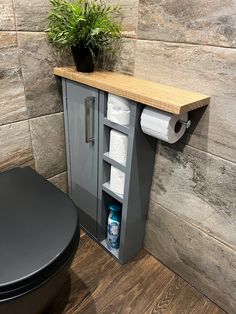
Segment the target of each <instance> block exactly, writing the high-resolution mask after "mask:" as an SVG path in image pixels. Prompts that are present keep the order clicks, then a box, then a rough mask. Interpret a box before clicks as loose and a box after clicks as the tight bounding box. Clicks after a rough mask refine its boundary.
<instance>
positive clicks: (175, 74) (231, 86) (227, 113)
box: [135, 40, 236, 162]
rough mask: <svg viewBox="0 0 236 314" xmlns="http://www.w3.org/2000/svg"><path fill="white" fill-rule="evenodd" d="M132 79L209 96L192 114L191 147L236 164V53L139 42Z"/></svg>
mask: <svg viewBox="0 0 236 314" xmlns="http://www.w3.org/2000/svg"><path fill="white" fill-rule="evenodd" d="M135 76H138V77H141V78H145V79H149V80H153V81H157V82H159V83H162V84H166V85H173V86H176V87H180V88H184V89H188V90H193V91H197V92H202V93H205V94H208V95H210V96H211V103H210V106H208V108H207V110H206V111H205V112H204V113H203V111H201V110H196V111H193V112H192V113H191V119H192V122H193V126H192V128H191V129H190V131H189V136H188V137H187V138H186V139H185V142H186V143H189V144H190V145H191V146H194V147H196V148H199V149H201V150H205V151H208V152H211V153H213V154H215V155H218V156H220V157H223V158H225V159H228V160H231V161H234V162H235V161H236V154H235V150H236V141H235V137H236V127H235V116H236V106H235V102H236V90H235V82H236V50H235V49H231V48H217V47H204V46H196V45H186V44H171V43H162V42H155V41H146V40H138V41H137V52H136V62H135Z"/></svg>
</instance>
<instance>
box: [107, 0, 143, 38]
mask: <svg viewBox="0 0 236 314" xmlns="http://www.w3.org/2000/svg"><path fill="white" fill-rule="evenodd" d="M106 2H107V3H111V4H112V5H119V6H120V8H121V15H120V19H119V20H120V21H121V26H122V33H123V36H125V37H130V38H136V37H137V27H138V6H139V1H138V0H108V1H106Z"/></svg>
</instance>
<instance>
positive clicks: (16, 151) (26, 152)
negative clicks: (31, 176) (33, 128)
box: [0, 121, 34, 171]
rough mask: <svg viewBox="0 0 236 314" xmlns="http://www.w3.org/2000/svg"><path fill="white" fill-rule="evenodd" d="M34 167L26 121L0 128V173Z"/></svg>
mask: <svg viewBox="0 0 236 314" xmlns="http://www.w3.org/2000/svg"><path fill="white" fill-rule="evenodd" d="M20 166H32V167H34V157H33V153H32V146H31V140H30V131H29V123H28V121H21V122H17V123H12V124H7V125H3V126H0V171H5V170H8V169H11V168H14V167H20Z"/></svg>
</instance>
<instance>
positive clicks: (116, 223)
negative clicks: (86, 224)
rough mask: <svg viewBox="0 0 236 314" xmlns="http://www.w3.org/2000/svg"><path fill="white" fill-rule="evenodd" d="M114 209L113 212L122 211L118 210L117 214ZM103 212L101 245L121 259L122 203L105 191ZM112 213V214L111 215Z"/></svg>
mask: <svg viewBox="0 0 236 314" xmlns="http://www.w3.org/2000/svg"><path fill="white" fill-rule="evenodd" d="M112 208H113V210H114V209H120V211H118V210H117V211H116V212H113V210H111V209H112ZM101 211H102V216H103V219H102V221H103V223H102V225H101V226H100V228H101V230H100V232H101V233H102V234H103V236H102V237H100V239H101V241H100V243H101V245H102V246H103V247H104V248H105V249H106V250H107V251H109V252H110V253H111V254H112V255H113V256H115V257H116V258H117V259H119V249H120V230H121V217H122V203H121V202H119V201H117V200H116V199H115V198H113V197H112V196H111V195H109V194H108V193H107V192H105V191H103V192H102V206H101ZM111 211H112V214H111V215H110V213H111ZM109 215H110V219H109ZM108 224H109V227H108Z"/></svg>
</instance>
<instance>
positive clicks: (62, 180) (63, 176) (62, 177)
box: [48, 171, 68, 193]
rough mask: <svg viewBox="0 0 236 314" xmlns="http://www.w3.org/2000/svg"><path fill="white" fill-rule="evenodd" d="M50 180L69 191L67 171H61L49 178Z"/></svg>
mask: <svg viewBox="0 0 236 314" xmlns="http://www.w3.org/2000/svg"><path fill="white" fill-rule="evenodd" d="M48 181H50V182H51V183H52V184H54V185H55V186H56V187H57V188H58V189H60V190H61V191H63V192H64V193H67V191H68V183H67V172H66V171H65V172H63V173H59V174H57V175H56V176H54V177H52V178H49V179H48Z"/></svg>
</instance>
